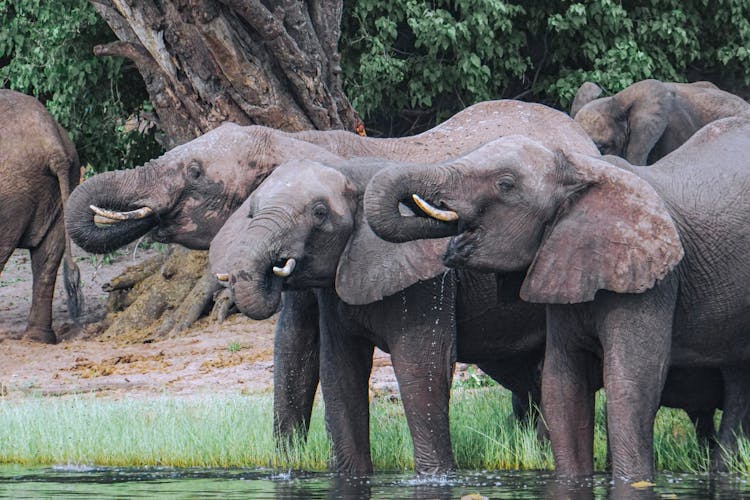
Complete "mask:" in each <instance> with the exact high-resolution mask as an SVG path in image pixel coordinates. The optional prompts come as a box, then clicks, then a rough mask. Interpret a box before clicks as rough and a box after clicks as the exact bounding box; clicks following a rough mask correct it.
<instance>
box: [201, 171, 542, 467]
mask: <svg viewBox="0 0 750 500" xmlns="http://www.w3.org/2000/svg"><path fill="white" fill-rule="evenodd" d="M385 164H386V162H385V161H384V160H380V159H373V160H360V161H355V160H350V161H347V162H344V163H342V164H339V165H338V166H326V165H324V164H322V163H318V162H311V161H304V160H298V161H292V162H288V163H286V164H284V165H282V166H280V167H279V168H278V169H276V170H275V171H274V172H273V173H272V174H271V176H270V177H268V178H267V179H266V181H265V182H264V183H263V184H262V185H261V186H260V187H259V188H258V189H256V190H255V191H254V192H253V194H252V195H251V196H250V198H249V199H248V200H247V201H246V202H245V203H244V204H243V205H242V206H241V207H240V208H239V209H238V210H237V212H235V213H234V215H232V216H231V217H230V219H229V220H228V221H227V223H226V224H225V225H224V227H223V228H222V229H221V231H219V233H218V234H217V235H216V237H215V238H214V240H213V242H212V244H211V250H210V254H209V260H210V264H211V268H212V270H214V271H216V272H219V273H229V275H230V278H229V286H230V288H231V290H232V293H233V297H234V301H235V303H236V304H237V306H238V307H239V309H240V310H241V311H242V312H243V313H245V314H246V315H248V316H250V317H252V318H256V319H263V318H266V317H268V316H270V315H271V314H273V313H274V311H275V310H276V307H277V304H278V302H279V300H281V291H282V290H286V289H297V290H298V289H315V293H316V296H317V299H318V305H319V317H320V343H321V351H320V356H321V363H320V377H321V379H320V380H321V388H322V391H323V397H324V399H325V409H326V427H327V429H328V431H329V432H330V433H331V437H332V442H333V450H334V464H335V468H336V470H337V471H338V472H343V473H348V474H365V473H369V472H372V461H371V457H370V441H369V409H368V408H369V393H368V380H369V377H370V372H371V368H372V355H373V349H374V347H375V346H378V347H379V348H380V349H382V350H383V351H385V352H389V353H390V354H391V361H392V364H393V368H394V371H395V373H396V378H397V380H398V383H399V390H400V391H401V399H402V401H403V404H404V409H405V413H406V417H407V422H408V424H409V429H410V431H411V435H412V439H413V443H414V460H415V464H416V470H417V472H419V473H432V474H437V473H445V472H447V471H450V470H453V469H454V468H455V464H454V461H453V455H452V449H451V440H450V432H449V425H448V400H449V396H450V386H451V378H452V373H453V364H454V361H455V360H456V359H458V360H459V361H463V362H469V363H477V364H478V365H479V366H480V368H481V369H482V370H484V371H486V372H487V373H489V374H490V375H492V376H493V377H495V379H496V380H498V381H499V382H500V383H501V384H503V385H506V386H508V387H509V388H511V389H512V390H514V391H516V392H517V393H520V394H526V393H528V392H529V391H531V392H532V394H533V396H535V397H536V398H535V399H536V401H537V402H538V398H539V396H540V393H539V386H538V380H537V373H536V371H537V367H538V366H539V363H540V361H541V358H542V353H543V339H544V334H545V330H544V310H543V309H542V308H539V307H530V306H529V305H528V304H525V303H523V302H521V301H520V299H519V298H518V284H519V281H518V280H507V282H505V283H503V282H502V281H501V282H498V281H497V280H496V279H495V276H494V275H492V274H486V275H482V274H478V273H474V272H463V271H461V272H452V271H448V270H446V269H445V268H444V266H443V265H442V263H441V260H440V255H441V253H442V249H443V248H444V247H445V245H446V243H447V241H445V240H435V241H426V242H415V243H405V244H392V243H387V242H384V241H383V240H381V239H379V238H377V237H376V236H375V235H374V234H373V233H372V231H370V230H369V227H368V226H367V224H366V223H364V221H363V220H362V209H361V199H362V195H363V194H364V189H365V186H366V184H367V181H368V180H369V178H370V177H371V176H372V174H373V173H374V172H375V171H377V170H378V169H380V168H382V167H383V166H384V165H385ZM289 258H294V259H296V266H295V267H294V269H293V271H292V272H291V274H290V275H289V276H288V277H284V278H282V277H279V276H276V275H275V274H274V273H273V271H272V268H273V267H274V266H280V267H283V266H284V264H285V263H286V261H287V259H289ZM347 302H348V303H347ZM519 332H520V334H518V333H519ZM526 405H527V408H528V402H527V403H526Z"/></svg>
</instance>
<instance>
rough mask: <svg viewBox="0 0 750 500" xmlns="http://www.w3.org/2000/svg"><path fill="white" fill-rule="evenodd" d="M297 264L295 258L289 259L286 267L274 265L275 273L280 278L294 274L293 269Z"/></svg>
mask: <svg viewBox="0 0 750 500" xmlns="http://www.w3.org/2000/svg"><path fill="white" fill-rule="evenodd" d="M296 264H297V261H296V260H294V259H287V260H286V264H284V267H278V266H273V274H275V275H276V276H278V277H280V278H286V277H287V276H289V275H290V274H292V271H294V266H295V265H296Z"/></svg>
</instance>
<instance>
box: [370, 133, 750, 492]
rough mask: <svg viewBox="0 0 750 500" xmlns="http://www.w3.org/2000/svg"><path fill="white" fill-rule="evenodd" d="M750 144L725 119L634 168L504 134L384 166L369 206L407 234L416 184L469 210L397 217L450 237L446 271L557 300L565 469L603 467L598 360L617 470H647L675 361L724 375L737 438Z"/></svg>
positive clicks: (547, 406) (554, 436) (559, 458)
mask: <svg viewBox="0 0 750 500" xmlns="http://www.w3.org/2000/svg"><path fill="white" fill-rule="evenodd" d="M749 147H750V122H749V121H748V120H743V119H738V118H730V119H724V120H720V121H717V122H714V123H712V124H710V125H708V126H706V127H705V128H703V129H702V130H701V131H700V132H699V133H697V134H696V135H695V136H694V137H693V138H691V139H690V140H689V141H688V142H687V143H686V144H685V145H684V146H683V147H682V148H680V149H679V150H677V151H675V152H673V153H672V154H670V155H668V156H667V157H665V158H663V159H662V160H661V161H659V162H658V163H656V164H654V165H652V166H650V167H648V168H638V167H634V166H631V167H630V168H631V170H632V173H631V172H629V171H627V170H624V169H618V168H615V167H613V166H611V165H610V164H609V163H606V162H604V161H602V160H601V159H599V158H595V157H591V156H588V155H578V154H560V153H559V152H555V151H552V150H550V149H548V148H546V147H544V146H542V145H541V144H539V143H536V142H534V141H531V140H529V139H526V138H522V137H514V138H510V137H508V138H503V139H500V140H498V141H494V142H493V143H490V144H488V145H486V146H484V147H483V148H480V149H478V150H475V151H474V152H472V153H470V154H469V155H467V156H465V157H464V158H463V159H462V161H460V162H458V161H457V162H455V163H453V164H450V165H447V166H444V167H441V168H432V169H426V168H423V169H420V168H415V169H410V170H409V172H405V171H403V170H398V169H389V170H387V171H383V172H381V174H379V175H378V176H376V177H375V178H373V180H372V182H371V183H370V185H369V187H368V189H367V193H366V196H365V209H366V212H367V217H368V221H369V223H370V225H371V226H372V227H373V229H374V230H375V231H376V232H377V233H378V234H379V235H381V236H383V237H385V238H388V239H396V240H398V241H401V240H403V238H402V237H401V236H402V231H401V230H400V229H395V228H394V227H395V226H394V224H393V222H392V221H393V220H394V219H397V218H399V217H398V214H397V209H396V208H394V204H396V202H397V201H398V200H399V199H405V198H407V197H408V196H410V193H417V194H418V195H420V196H422V197H423V198H424V199H426V200H427V201H428V202H432V203H433V204H434V205H438V204H440V205H442V206H443V207H445V208H447V209H450V210H452V211H454V212H455V213H456V214H457V215H458V216H459V219H458V220H459V222H458V223H456V222H453V223H450V224H448V223H445V222H441V221H437V220H435V219H431V218H423V217H400V218H401V219H403V220H406V221H407V223H406V226H408V227H409V228H410V233H411V234H412V235H414V234H415V233H418V235H419V237H435V238H437V237H444V236H446V235H450V234H455V235H456V236H454V237H453V238H452V239H451V243H450V245H449V246H448V250H447V253H446V255H445V262H446V263H447V264H449V265H451V266H466V267H469V268H474V269H480V270H484V271H491V272H518V271H524V270H525V271H526V277H525V279H524V282H523V285H522V287H521V297H522V298H523V299H524V300H528V301H530V302H538V303H545V304H549V305H548V306H547V343H546V351H545V363H544V369H543V378H542V403H543V408H544V413H545V418H546V422H547V424H548V426H549V429H550V438H551V441H552V448H553V453H554V457H555V466H556V470H557V473H558V474H560V475H563V476H581V475H589V474H591V473H592V472H593V457H592V445H593V408H594V405H593V394H594V390H595V389H596V376H595V373H598V372H599V370H600V369H601V368H599V366H600V363H601V366H602V368H603V375H604V387H605V390H606V392H607V423H608V433H609V444H610V449H611V451H612V460H613V473H614V474H615V477H616V478H619V479H626V480H636V481H637V480H640V479H651V478H653V475H654V463H653V423H654V416H655V413H656V409H657V407H658V402H659V395H660V393H661V389H662V385H663V383H664V378H665V375H666V371H667V366H668V363H669V362H671V364H672V365H673V366H677V367H680V368H681V369H688V370H690V369H692V368H693V367H696V368H698V367H714V369H719V370H720V371H721V373H722V376H723V380H724V395H723V402H724V410H725V412H724V416H723V419H722V423H721V427H720V430H719V441H720V443H721V444H722V445H723V446H725V447H727V448H729V449H732V448H734V447H735V446H736V441H735V439H734V437H735V436H734V431H735V430H737V429H739V427H740V423H741V422H742V419H743V418H746V415H747V409H748V395H750V391H749V389H750V387H748V384H750V373H748V371H749V370H750V369H749V368H748V366H749V365H748V360H749V359H750V342H749V340H750V307H748V302H747V297H748V296H749V293H750V291H749V290H748V283H750V259H749V258H748V256H747V255H746V253H747V251H748V249H750V225H749V224H748V217H747V214H748V213H750V198H748V197H747V196H745V194H746V193H747V192H748V189H750V157H748V155H747V151H748V148H749ZM488 159H489V160H488ZM383 202H384V203H383ZM394 214H395V215H394ZM683 252H684V257H683Z"/></svg>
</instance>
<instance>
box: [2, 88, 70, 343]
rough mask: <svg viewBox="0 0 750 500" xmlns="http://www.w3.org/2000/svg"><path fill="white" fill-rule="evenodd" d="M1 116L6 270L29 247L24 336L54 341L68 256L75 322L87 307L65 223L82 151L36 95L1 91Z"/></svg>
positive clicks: (4, 259) (67, 279) (67, 274)
mask: <svg viewBox="0 0 750 500" xmlns="http://www.w3.org/2000/svg"><path fill="white" fill-rule="evenodd" d="M0 117H2V124H0V178H2V182H0V272H1V271H2V269H3V267H4V266H5V263H6V262H7V261H8V258H9V257H10V256H11V254H12V253H13V251H14V250H15V249H16V248H26V249H28V250H29V252H30V253H31V270H32V274H33V287H32V299H31V310H30V311H29V318H28V322H27V325H26V330H25V332H24V338H26V339H29V340H34V341H39V342H46V343H50V344H54V343H56V342H57V338H56V336H55V333H54V332H53V331H52V297H53V294H54V291H55V280H56V278H57V269H58V267H59V266H60V260H61V259H62V257H63V255H65V265H64V277H65V290H66V292H67V295H68V312H69V314H70V315H71V317H72V318H73V319H74V320H77V319H78V317H79V314H80V311H81V308H82V307H83V299H82V295H81V292H80V289H79V286H78V285H79V281H80V273H79V271H78V266H77V265H76V264H75V262H74V261H73V257H72V255H71V253H70V240H69V239H68V238H67V237H66V235H65V227H64V224H63V205H65V203H66V202H67V199H68V194H69V193H70V191H71V190H72V189H73V188H74V187H75V186H76V184H78V179H79V176H80V171H79V168H80V165H79V162H78V154H77V153H76V150H75V147H74V146H73V143H72V142H70V139H69V138H68V135H67V134H66V133H65V131H64V130H63V129H62V127H60V125H59V124H58V123H57V122H56V121H55V120H54V119H53V118H52V116H50V114H49V113H48V112H47V110H46V109H45V108H44V106H43V105H42V104H41V103H40V102H39V101H37V100H36V99H34V98H33V97H30V96H27V95H24V94H21V93H18V92H14V91H12V90H4V89H3V90H0Z"/></svg>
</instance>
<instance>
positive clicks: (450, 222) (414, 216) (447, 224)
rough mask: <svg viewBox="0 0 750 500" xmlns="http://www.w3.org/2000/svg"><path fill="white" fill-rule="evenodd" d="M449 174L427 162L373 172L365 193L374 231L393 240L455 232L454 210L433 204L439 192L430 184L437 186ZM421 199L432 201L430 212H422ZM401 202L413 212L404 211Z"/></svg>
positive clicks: (429, 237) (435, 202)
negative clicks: (442, 208)
mask: <svg viewBox="0 0 750 500" xmlns="http://www.w3.org/2000/svg"><path fill="white" fill-rule="evenodd" d="M448 174H449V171H448V170H447V168H446V167H430V166H413V167H412V166H410V167H398V168H387V169H384V170H381V171H380V172H378V173H377V174H375V176H374V177H373V178H372V180H371V181H370V183H369V185H368V186H367V191H366V192H365V197H364V209H365V215H366V217H367V222H368V223H369V224H370V227H372V230H373V231H374V232H375V234H377V235H378V236H380V237H381V238H383V239H384V240H387V241H392V242H395V243H403V242H406V241H411V240H417V239H431V238H444V237H446V236H452V235H454V234H456V233H457V232H458V222H457V220H456V219H457V217H456V216H455V213H452V212H449V211H445V210H440V209H435V207H434V205H439V204H441V202H440V201H436V200H440V198H441V194H440V192H439V191H438V190H437V189H436V188H435V187H433V186H439V185H440V183H441V182H442V181H441V179H443V178H444V176H445V175H448ZM414 195H417V196H416V197H415V196H414ZM423 200H427V201H428V202H429V204H430V205H432V207H431V208H432V209H433V212H432V213H429V212H428V213H425V209H424V208H423V207H425V205H423V203H424V201H423ZM404 205H406V206H407V207H409V208H411V209H412V212H413V213H411V214H408V215H407V214H405V213H404V210H403V206H404ZM435 212H438V213H437V214H436V213H435ZM436 215H437V217H436ZM441 215H443V216H442V217H441ZM438 219H440V220H438Z"/></svg>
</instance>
